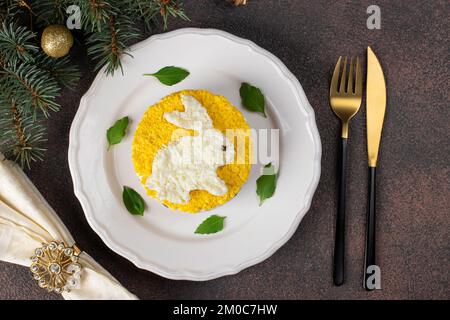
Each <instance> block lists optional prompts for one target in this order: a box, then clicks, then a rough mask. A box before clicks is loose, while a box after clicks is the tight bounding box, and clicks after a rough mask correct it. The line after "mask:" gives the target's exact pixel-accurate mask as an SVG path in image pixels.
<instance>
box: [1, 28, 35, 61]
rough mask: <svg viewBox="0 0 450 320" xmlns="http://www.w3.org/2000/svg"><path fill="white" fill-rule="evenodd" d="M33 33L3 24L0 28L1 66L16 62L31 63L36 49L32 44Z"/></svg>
mask: <svg viewBox="0 0 450 320" xmlns="http://www.w3.org/2000/svg"><path fill="white" fill-rule="evenodd" d="M34 36H35V35H34V33H32V32H31V31H29V30H27V28H25V27H20V26H19V27H18V26H16V25H15V24H13V23H9V24H7V23H6V21H5V22H3V24H2V26H1V28H0V59H1V61H3V64H14V63H16V62H17V61H18V60H21V61H28V62H30V61H33V54H35V53H36V52H37V51H38V47H37V46H35V45H34V44H33V42H32V40H33V39H34Z"/></svg>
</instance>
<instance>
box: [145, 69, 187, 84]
mask: <svg viewBox="0 0 450 320" xmlns="http://www.w3.org/2000/svg"><path fill="white" fill-rule="evenodd" d="M188 75H189V71H187V70H185V69H183V68H178V67H174V66H170V67H164V68H162V69H160V70H159V71H158V72H156V73H145V74H144V76H153V77H155V78H157V79H158V80H159V81H160V82H161V83H162V84H165V85H166V86H173V85H174V84H177V83H178V82H180V81H182V80H184V79H185V78H186V77H187V76H188Z"/></svg>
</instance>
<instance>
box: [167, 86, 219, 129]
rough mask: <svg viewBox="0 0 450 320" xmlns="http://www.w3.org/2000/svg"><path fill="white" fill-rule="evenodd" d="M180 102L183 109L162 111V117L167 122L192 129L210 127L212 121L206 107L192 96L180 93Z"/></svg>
mask: <svg viewBox="0 0 450 320" xmlns="http://www.w3.org/2000/svg"><path fill="white" fill-rule="evenodd" d="M181 102H182V103H183V105H184V111H183V112H180V111H173V112H166V113H164V119H166V120H167V121H168V122H170V123H172V124H174V125H176V126H178V127H181V128H184V129H192V130H202V129H209V128H212V127H213V125H212V121H211V118H210V117H209V115H208V112H207V111H206V109H205V108H204V107H203V106H202V104H201V103H200V102H199V101H198V100H197V99H195V98H194V97H193V96H188V95H182V96H181Z"/></svg>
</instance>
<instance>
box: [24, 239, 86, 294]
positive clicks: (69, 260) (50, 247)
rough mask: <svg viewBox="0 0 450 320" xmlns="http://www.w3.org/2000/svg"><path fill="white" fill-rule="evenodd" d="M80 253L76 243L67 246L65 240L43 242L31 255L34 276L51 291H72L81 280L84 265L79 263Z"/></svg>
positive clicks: (39, 283) (43, 286) (42, 285)
mask: <svg viewBox="0 0 450 320" xmlns="http://www.w3.org/2000/svg"><path fill="white" fill-rule="evenodd" d="M79 254H80V250H79V249H78V248H77V246H76V245H73V246H72V247H67V246H66V245H65V244H64V243H63V242H61V243H56V242H50V243H48V244H43V246H42V247H40V248H37V249H36V250H35V251H34V256H33V257H31V266H30V270H31V272H32V273H33V278H34V279H35V280H36V281H37V283H38V285H39V286H40V287H41V288H44V289H47V290H48V291H49V292H51V291H55V292H57V293H62V292H64V291H66V292H70V290H71V289H74V288H76V287H77V286H78V284H79V282H80V275H81V269H82V267H81V265H80V264H79V263H78V255H79Z"/></svg>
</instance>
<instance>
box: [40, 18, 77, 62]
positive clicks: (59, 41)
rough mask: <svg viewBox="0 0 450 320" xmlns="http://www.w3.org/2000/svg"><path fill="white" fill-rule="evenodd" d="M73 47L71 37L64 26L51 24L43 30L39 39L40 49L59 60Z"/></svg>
mask: <svg viewBox="0 0 450 320" xmlns="http://www.w3.org/2000/svg"><path fill="white" fill-rule="evenodd" d="M72 45H73V36H72V33H71V32H70V30H69V29H67V27H66V26H63V25H59V24H52V25H50V26H48V27H46V28H45V29H44V31H43V32H42V37H41V47H42V50H44V52H45V53H46V54H47V55H49V56H50V57H53V58H61V57H64V56H65V55H66V54H68V53H69V50H70V48H71V47H72Z"/></svg>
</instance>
